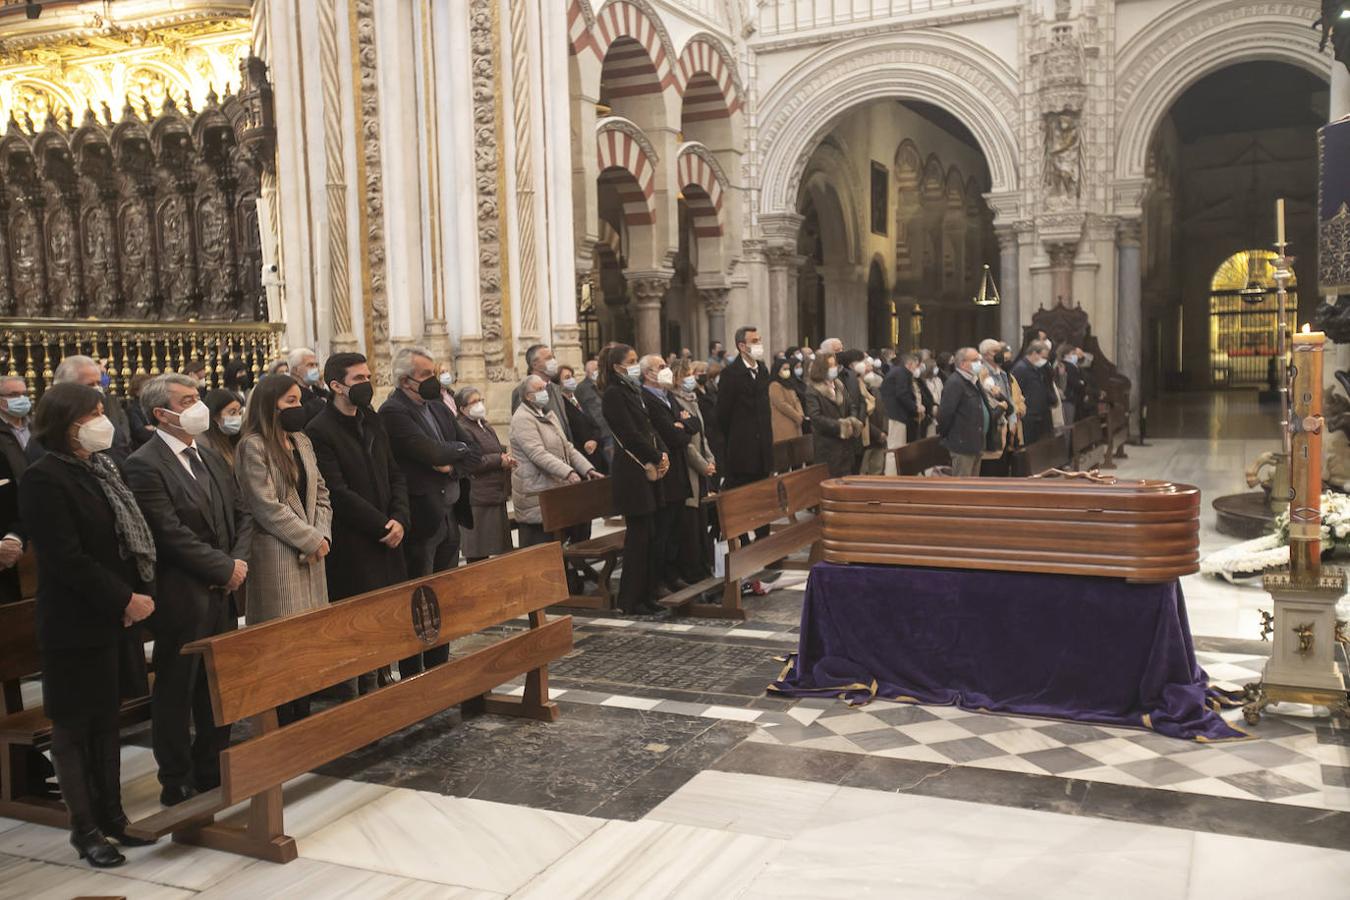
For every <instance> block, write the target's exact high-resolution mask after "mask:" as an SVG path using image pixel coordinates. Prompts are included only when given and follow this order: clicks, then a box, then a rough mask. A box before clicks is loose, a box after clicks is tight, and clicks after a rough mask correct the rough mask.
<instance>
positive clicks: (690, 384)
mask: <svg viewBox="0 0 1350 900" xmlns="http://www.w3.org/2000/svg"><path fill="white" fill-rule="evenodd" d="M680 387H682V388H684V389H685V390H686V391H692V390H693V389H694V388H696V387H698V379H697V378H695V377H694V376H693V375H688V376H686V377H685V379H684V380H683V381H681V382H680Z"/></svg>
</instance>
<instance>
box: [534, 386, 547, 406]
mask: <svg viewBox="0 0 1350 900" xmlns="http://www.w3.org/2000/svg"><path fill="white" fill-rule="evenodd" d="M530 399H531V400H533V401H534V405H535V406H537V407H539V408H540V409H543V408H544V407H545V406H548V388H545V389H544V390H542V391H535V392H534V393H533V394H531V395H530Z"/></svg>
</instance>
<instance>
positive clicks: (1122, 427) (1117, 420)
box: [1106, 406, 1130, 443]
mask: <svg viewBox="0 0 1350 900" xmlns="http://www.w3.org/2000/svg"><path fill="white" fill-rule="evenodd" d="M1129 427H1130V417H1129V415H1128V414H1127V413H1126V412H1125V409H1124V408H1123V407H1120V406H1113V407H1111V409H1110V411H1108V412H1107V414H1106V429H1107V433H1108V434H1110V435H1111V436H1112V437H1115V436H1116V435H1119V434H1121V432H1125V435H1124V437H1122V438H1121V442H1122V443H1123V442H1124V441H1125V440H1126V439H1128V438H1129Z"/></svg>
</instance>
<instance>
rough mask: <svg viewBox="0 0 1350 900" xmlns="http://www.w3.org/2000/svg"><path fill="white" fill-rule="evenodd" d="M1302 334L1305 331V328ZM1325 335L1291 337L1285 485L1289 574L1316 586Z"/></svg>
mask: <svg viewBox="0 0 1350 900" xmlns="http://www.w3.org/2000/svg"><path fill="white" fill-rule="evenodd" d="M1303 327H1304V329H1307V328H1308V326H1307V325H1304V326H1303ZM1325 342H1326V335H1324V334H1323V333H1322V332H1320V331H1309V330H1304V331H1302V332H1299V333H1297V334H1295V335H1294V336H1293V344H1294V347H1293V353H1294V366H1295V375H1294V396H1293V407H1294V409H1293V415H1292V416H1291V418H1292V420H1293V422H1292V424H1293V426H1294V436H1293V452H1292V453H1291V454H1290V460H1289V481H1290V484H1291V486H1292V487H1293V489H1294V497H1293V499H1292V500H1291V501H1290V503H1289V572H1290V575H1291V577H1292V578H1294V579H1295V580H1300V581H1316V580H1317V577H1318V572H1319V570H1320V568H1321V553H1322V350H1323V345H1324V344H1325Z"/></svg>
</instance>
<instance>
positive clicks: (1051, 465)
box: [1013, 434, 1069, 477]
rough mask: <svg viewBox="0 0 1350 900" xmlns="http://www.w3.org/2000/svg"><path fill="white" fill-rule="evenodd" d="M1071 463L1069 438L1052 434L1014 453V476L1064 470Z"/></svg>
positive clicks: (1064, 435)
mask: <svg viewBox="0 0 1350 900" xmlns="http://www.w3.org/2000/svg"><path fill="white" fill-rule="evenodd" d="M1068 462H1069V436H1068V435H1067V434H1051V435H1047V436H1045V437H1043V438H1041V439H1040V440H1039V441H1036V442H1034V443H1031V444H1028V445H1027V446H1025V447H1021V448H1019V449H1017V450H1014V451H1013V474H1014V475H1017V476H1020V477H1026V476H1028V475H1038V474H1040V473H1041V472H1045V471H1048V470H1050V469H1060V468H1063V467H1064V466H1065V465H1066V464H1067V463H1068Z"/></svg>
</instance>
